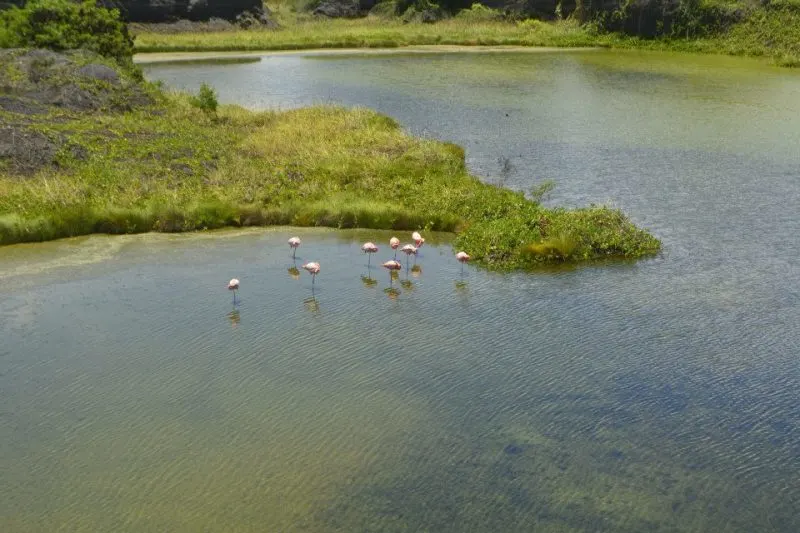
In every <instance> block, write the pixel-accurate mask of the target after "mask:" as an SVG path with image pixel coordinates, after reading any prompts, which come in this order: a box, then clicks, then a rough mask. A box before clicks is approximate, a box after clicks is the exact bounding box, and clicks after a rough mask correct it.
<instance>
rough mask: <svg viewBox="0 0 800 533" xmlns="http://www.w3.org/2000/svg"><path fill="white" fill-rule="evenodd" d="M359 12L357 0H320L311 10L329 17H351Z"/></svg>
mask: <svg viewBox="0 0 800 533" xmlns="http://www.w3.org/2000/svg"><path fill="white" fill-rule="evenodd" d="M360 12H361V11H360V9H359V5H358V0H322V2H320V3H319V5H318V6H317V7H316V8H314V11H313V13H314V14H315V15H322V16H325V17H329V18H353V17H357V16H358V15H359V13H360Z"/></svg>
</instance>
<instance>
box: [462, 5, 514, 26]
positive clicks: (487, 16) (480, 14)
mask: <svg viewBox="0 0 800 533" xmlns="http://www.w3.org/2000/svg"><path fill="white" fill-rule="evenodd" d="M456 18H457V19H459V20H467V21H470V22H484V21H491V20H502V19H503V13H501V12H500V11H498V10H497V9H492V8H490V7H486V6H485V5H483V4H472V6H471V7H470V8H469V9H462V10H461V11H459V12H458V14H456Z"/></svg>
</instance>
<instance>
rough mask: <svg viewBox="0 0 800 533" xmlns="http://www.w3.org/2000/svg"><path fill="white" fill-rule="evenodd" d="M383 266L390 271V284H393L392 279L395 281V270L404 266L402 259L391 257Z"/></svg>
mask: <svg viewBox="0 0 800 533" xmlns="http://www.w3.org/2000/svg"><path fill="white" fill-rule="evenodd" d="M383 268H385V269H386V270H388V271H389V286H391V285H392V281H394V278H393V277H392V275H393V274H394V273H395V271H397V270H400V269H401V268H403V265H401V264H400V261H397V260H395V259H389V260H388V261H386V262H385V263H384V264H383Z"/></svg>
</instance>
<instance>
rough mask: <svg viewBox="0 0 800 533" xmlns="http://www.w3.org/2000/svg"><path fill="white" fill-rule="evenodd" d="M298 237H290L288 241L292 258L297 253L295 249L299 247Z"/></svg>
mask: <svg viewBox="0 0 800 533" xmlns="http://www.w3.org/2000/svg"><path fill="white" fill-rule="evenodd" d="M300 242H301V241H300V237H292V238H291V239H289V248H291V249H292V257H294V254H295V253H297V247H298V246H300Z"/></svg>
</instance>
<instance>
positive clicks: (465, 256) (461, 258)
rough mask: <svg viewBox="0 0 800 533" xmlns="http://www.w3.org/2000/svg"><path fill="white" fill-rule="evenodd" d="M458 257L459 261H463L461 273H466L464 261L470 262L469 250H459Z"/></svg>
mask: <svg viewBox="0 0 800 533" xmlns="http://www.w3.org/2000/svg"><path fill="white" fill-rule="evenodd" d="M456 259H458V262H459V263H461V275H464V263H468V262H469V260H470V257H469V255H468V254H467V252H458V253H457V254H456Z"/></svg>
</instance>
